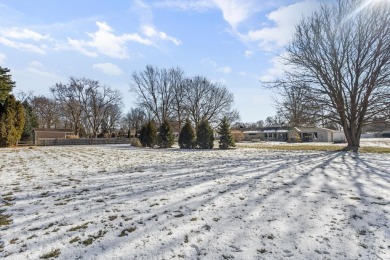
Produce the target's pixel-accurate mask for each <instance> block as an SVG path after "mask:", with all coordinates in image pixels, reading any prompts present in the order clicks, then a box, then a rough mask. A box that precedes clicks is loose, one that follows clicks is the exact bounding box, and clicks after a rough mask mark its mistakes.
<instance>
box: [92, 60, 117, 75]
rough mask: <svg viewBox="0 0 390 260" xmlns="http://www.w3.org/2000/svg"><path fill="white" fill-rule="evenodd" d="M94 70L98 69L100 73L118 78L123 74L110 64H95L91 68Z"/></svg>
mask: <svg viewBox="0 0 390 260" xmlns="http://www.w3.org/2000/svg"><path fill="white" fill-rule="evenodd" d="M92 67H93V68H94V69H98V70H100V71H101V72H103V73H105V74H107V75H111V76H119V75H121V74H123V71H122V70H121V69H120V68H119V67H118V66H116V65H114V64H112V63H96V64H93V66H92Z"/></svg>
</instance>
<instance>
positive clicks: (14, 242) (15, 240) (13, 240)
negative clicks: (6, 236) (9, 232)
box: [9, 238, 19, 245]
mask: <svg viewBox="0 0 390 260" xmlns="http://www.w3.org/2000/svg"><path fill="white" fill-rule="evenodd" d="M18 240H19V238H13V239H11V240H10V241H9V243H10V244H11V245H15V244H16V242H18Z"/></svg>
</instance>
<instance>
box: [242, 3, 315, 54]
mask: <svg viewBox="0 0 390 260" xmlns="http://www.w3.org/2000/svg"><path fill="white" fill-rule="evenodd" d="M319 6H320V3H319V2H318V1H316V0H305V1H302V2H298V3H295V4H292V5H289V6H286V7H281V8H279V9H278V10H276V11H273V12H271V13H270V14H268V16H267V17H268V20H269V21H270V22H272V23H273V24H274V26H269V27H264V28H262V29H260V30H255V31H249V32H248V34H247V35H245V36H244V39H246V40H250V41H258V42H259V45H260V47H261V48H262V49H264V50H274V49H275V47H281V46H284V45H285V44H287V43H288V42H289V41H290V40H291V38H292V36H293V33H294V31H295V26H296V25H297V24H298V23H299V21H301V19H302V18H303V17H305V16H308V15H310V14H312V13H313V11H315V10H316V9H317V8H319Z"/></svg>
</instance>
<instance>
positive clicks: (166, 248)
mask: <svg viewBox="0 0 390 260" xmlns="http://www.w3.org/2000/svg"><path fill="white" fill-rule="evenodd" d="M0 158H1V160H0V176H1V178H0V190H1V201H0V202H1V207H0V210H1V211H0V212H1V219H2V221H4V220H12V223H10V224H9V225H2V226H0V258H3V257H5V258H6V259H39V258H57V259H288V258H289V259H390V156H389V155H388V154H387V155H386V154H382V155H379V154H359V155H354V154H351V153H345V152H332V153H330V152H297V151H293V152H283V151H268V150H259V149H235V150H229V151H220V150H212V151H202V150H194V151H180V150H178V149H169V150H159V149H135V148H131V147H129V146H126V145H119V146H109V145H108V146H73V147H72V146H69V147H38V148H33V149H28V148H19V149H2V150H0ZM7 216H8V218H7Z"/></svg>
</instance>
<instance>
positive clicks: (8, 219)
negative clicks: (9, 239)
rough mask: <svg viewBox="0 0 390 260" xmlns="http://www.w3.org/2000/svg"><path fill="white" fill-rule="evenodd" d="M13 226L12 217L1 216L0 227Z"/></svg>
mask: <svg viewBox="0 0 390 260" xmlns="http://www.w3.org/2000/svg"><path fill="white" fill-rule="evenodd" d="M10 224H12V219H11V215H3V214H0V227H2V226H8V225H10Z"/></svg>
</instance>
